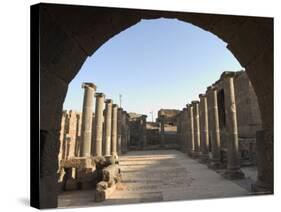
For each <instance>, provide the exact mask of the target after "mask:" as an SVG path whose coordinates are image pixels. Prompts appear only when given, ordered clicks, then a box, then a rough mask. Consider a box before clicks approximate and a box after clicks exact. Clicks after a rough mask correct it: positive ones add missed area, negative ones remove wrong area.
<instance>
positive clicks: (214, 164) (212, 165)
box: [208, 160, 223, 170]
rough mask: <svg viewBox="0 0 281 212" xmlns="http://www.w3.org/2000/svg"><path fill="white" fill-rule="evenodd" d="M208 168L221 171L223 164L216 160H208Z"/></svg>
mask: <svg viewBox="0 0 281 212" xmlns="http://www.w3.org/2000/svg"><path fill="white" fill-rule="evenodd" d="M208 168H210V169H214V170H217V169H223V164H222V163H221V162H220V161H217V160H209V163H208Z"/></svg>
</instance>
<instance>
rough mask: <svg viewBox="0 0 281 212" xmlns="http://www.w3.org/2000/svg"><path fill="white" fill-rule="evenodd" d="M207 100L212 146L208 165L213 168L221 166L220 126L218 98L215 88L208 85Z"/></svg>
mask: <svg viewBox="0 0 281 212" xmlns="http://www.w3.org/2000/svg"><path fill="white" fill-rule="evenodd" d="M206 95H207V101H208V111H209V112H208V114H209V117H208V118H209V122H208V124H209V130H210V136H211V137H210V140H211V147H212V155H211V158H210V161H209V164H208V166H209V167H210V168H213V169H218V168H221V162H220V157H221V154H220V145H221V143H220V128H219V113H218V100H217V88H216V87H214V86H209V87H208V88H207V93H206Z"/></svg>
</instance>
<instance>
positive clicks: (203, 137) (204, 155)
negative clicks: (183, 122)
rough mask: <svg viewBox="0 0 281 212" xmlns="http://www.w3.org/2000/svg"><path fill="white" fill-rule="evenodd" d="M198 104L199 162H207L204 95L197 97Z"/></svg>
mask: <svg viewBox="0 0 281 212" xmlns="http://www.w3.org/2000/svg"><path fill="white" fill-rule="evenodd" d="M199 98H200V104H199V110H200V113H199V114H200V115H199V117H200V131H201V147H200V149H201V160H202V161H203V162H205V161H207V160H208V158H209V127H208V104H207V97H206V96H205V95H202V94H201V95H199Z"/></svg>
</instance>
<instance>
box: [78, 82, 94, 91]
mask: <svg viewBox="0 0 281 212" xmlns="http://www.w3.org/2000/svg"><path fill="white" fill-rule="evenodd" d="M82 88H92V89H94V90H96V89H97V86H96V85H95V84H94V83H91V82H83V83H82Z"/></svg>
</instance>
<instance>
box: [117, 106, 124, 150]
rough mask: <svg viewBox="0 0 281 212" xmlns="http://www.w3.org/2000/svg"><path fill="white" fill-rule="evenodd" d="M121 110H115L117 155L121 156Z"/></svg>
mask: <svg viewBox="0 0 281 212" xmlns="http://www.w3.org/2000/svg"><path fill="white" fill-rule="evenodd" d="M122 111H123V109H122V108H118V110H117V153H118V155H121V154H122V117H123V115H122Z"/></svg>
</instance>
